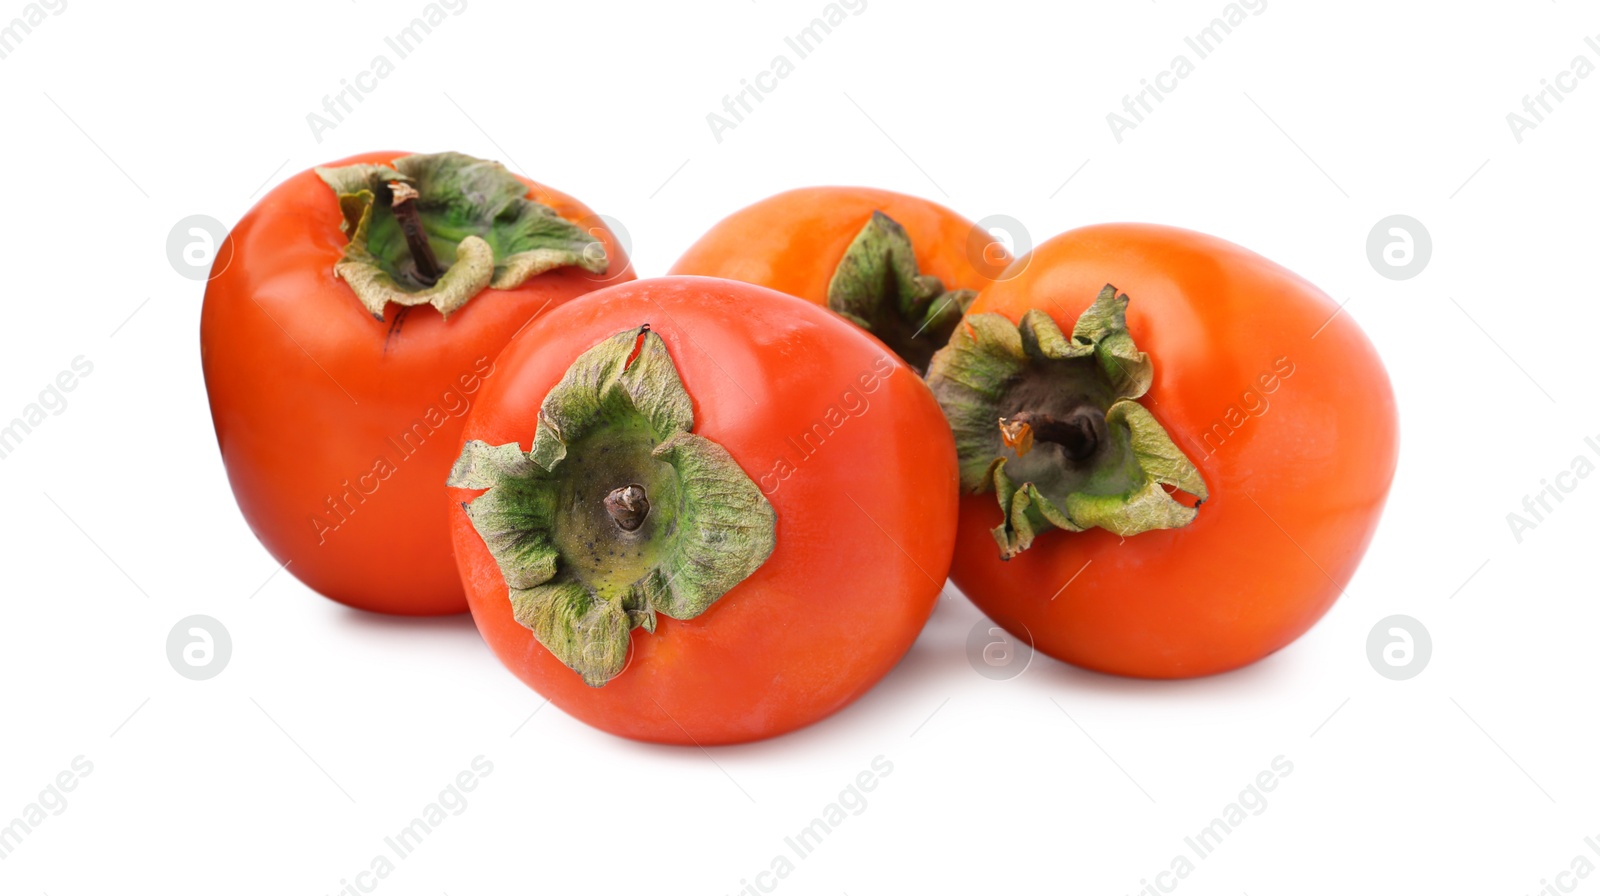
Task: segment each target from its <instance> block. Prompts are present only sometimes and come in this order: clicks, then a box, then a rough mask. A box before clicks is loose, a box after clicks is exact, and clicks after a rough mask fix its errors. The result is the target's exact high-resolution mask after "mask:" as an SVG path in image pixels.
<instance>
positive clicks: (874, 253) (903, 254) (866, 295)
mask: <svg viewBox="0 0 1600 896" xmlns="http://www.w3.org/2000/svg"><path fill="white" fill-rule="evenodd" d="M976 295H977V293H975V292H974V291H972V290H970V289H956V290H946V289H945V288H944V284H943V283H941V282H940V281H939V278H938V277H933V276H929V275H926V274H922V273H919V272H918V270H917V256H916V253H915V252H914V251H913V250H912V246H911V238H910V237H909V236H907V235H906V231H905V228H903V227H901V226H900V225H899V224H898V223H896V222H895V221H894V219H892V218H890V217H889V216H888V215H885V214H884V213H883V212H876V211H875V212H873V213H872V218H871V219H869V220H868V221H867V224H866V226H865V227H863V228H861V232H860V233H858V234H856V238H855V239H854V240H852V241H851V243H850V248H849V249H847V250H845V254H844V258H843V259H842V260H840V262H839V266H838V267H837V268H835V269H834V272H833V279H832V280H830V281H829V282H828V307H829V308H830V309H832V310H833V311H835V312H837V313H838V314H841V315H843V316H844V317H846V318H849V319H850V320H851V321H852V322H854V323H855V324H856V325H857V326H859V327H861V328H862V329H864V330H866V331H867V332H869V333H871V334H872V335H874V336H876V337H878V338H879V339H880V340H882V341H883V344H884V345H887V346H889V348H890V349H892V350H893V351H894V353H895V354H897V355H899V356H900V357H901V358H902V359H903V360H904V361H905V362H906V363H907V364H910V365H911V366H912V367H913V368H915V369H916V370H917V372H918V373H921V372H922V371H924V370H926V369H927V368H928V360H929V359H930V358H932V357H933V353H934V352H935V351H936V350H937V349H938V348H939V346H941V345H944V344H945V341H946V340H948V339H949V338H950V331H951V330H952V329H954V328H955V325H956V323H957V322H958V321H960V320H961V315H962V314H964V313H966V310H967V306H968V305H971V304H972V300H973V298H974V297H976Z"/></svg>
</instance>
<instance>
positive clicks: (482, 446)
mask: <svg viewBox="0 0 1600 896" xmlns="http://www.w3.org/2000/svg"><path fill="white" fill-rule="evenodd" d="M693 425H694V410H693V405H692V403H691V401H690V398H689V394H688V393H687V392H685V391H684V388H683V384H682V382H681V381H680V380H679V379H678V372H677V369H676V368H675V367H674V366H673V363H672V358H671V357H670V356H669V355H668V354H667V349H666V344H665V343H664V342H662V340H661V337H660V336H657V335H656V334H655V333H653V332H651V331H650V329H649V327H648V325H646V326H645V327H643V328H640V329H632V330H625V331H623V332H621V333H618V334H616V335H615V336H612V337H611V338H609V339H607V340H605V341H604V342H602V343H600V344H599V345H596V346H595V347H593V348H591V349H589V350H588V351H586V352H584V353H583V354H582V355H580V356H579V357H578V359H577V360H576V361H574V362H573V364H572V366H571V367H570V368H568V370H567V372H566V375H565V376H563V377H562V379H561V382H559V383H558V384H556V386H555V387H554V388H552V389H551V390H550V392H549V394H548V395H546V396H545V399H544V403H543V404H541V405H540V407H539V423H538V425H537V427H536V431H535V433H534V437H533V446H532V450H531V451H526V452H524V451H523V450H522V449H521V447H520V446H519V445H517V444H515V443H512V444H505V445H497V446H491V445H489V444H487V443H485V442H480V441H470V442H468V443H467V444H466V446H465V447H464V448H463V449H462V452H461V456H460V458H458V459H457V460H456V463H455V467H454V468H453V469H452V470H451V471H450V479H449V484H450V485H452V486H455V487H458V488H471V489H486V491H484V492H483V494H481V495H479V496H478V497H477V498H475V499H473V500H472V501H470V502H468V503H466V504H463V505H462V506H463V507H464V508H465V509H466V513H467V516H468V517H469V518H470V519H471V520H472V525H473V526H474V527H475V528H476V529H477V531H478V534H479V535H480V536H481V537H482V538H483V541H484V544H485V545H486V546H487V547H488V548H489V552H490V554H492V555H493V556H494V559H495V562H496V564H498V565H499V567H500V573H501V575H502V576H504V577H505V582H506V587H507V589H508V590H509V592H510V596H511V607H512V611H513V613H514V614H515V615H516V619H517V621H518V622H520V623H522V624H523V625H524V626H526V627H527V628H529V629H531V630H532V631H533V634H534V637H535V638H537V639H538V641H539V643H540V644H543V645H544V646H545V647H546V648H547V649H548V650H549V651H550V652H551V653H553V654H555V655H556V657H557V658H558V659H560V660H561V661H562V662H563V663H566V664H567V666H569V667H570V668H571V669H572V670H573V671H575V672H577V673H578V674H579V675H580V676H582V677H583V680H584V681H585V682H587V683H588V684H589V685H591V686H593V687H599V686H601V685H604V684H605V683H606V682H607V681H610V680H611V679H612V678H615V677H616V676H617V675H618V674H620V673H621V672H622V670H623V669H624V668H625V667H626V665H627V660H628V645H629V643H630V641H631V637H632V635H631V632H632V631H633V629H635V628H643V629H644V630H645V631H647V632H652V633H653V632H654V631H655V629H656V616H657V614H662V615H665V616H668V617H670V618H672V619H693V618H694V617H696V616H698V615H700V614H701V613H704V612H705V611H706V610H707V609H708V608H710V606H711V605H712V603H714V602H715V601H716V600H717V599H718V598H720V597H722V596H723V595H724V594H726V593H727V592H728V591H729V590H731V589H732V588H733V587H734V586H735V585H737V584H739V583H740V582H742V581H744V580H745V579H746V578H748V577H749V576H750V574H751V573H753V572H755V571H756V569H758V568H759V567H760V566H761V564H762V563H764V562H766V559H767V557H768V556H770V555H771V554H772V550H773V548H774V547H775V545H776V543H777V541H776V531H777V517H776V515H775V513H774V512H773V509H772V505H771V504H769V503H768V502H767V499H766V498H765V497H763V496H762V494H761V490H760V489H759V488H757V487H756V484H755V483H754V482H753V481H751V479H750V477H749V476H748V475H746V474H745V472H744V470H742V469H741V468H740V467H739V465H738V463H737V462H736V461H734V459H733V457H732V456H731V455H729V454H728V452H727V450H726V449H724V448H723V447H722V446H720V445H718V444H716V443H715V442H712V441H710V440H709V439H706V438H704V437H702V436H699V435H696V434H694V433H692V432H690V431H689V430H690V428H691V427H692V426H693Z"/></svg>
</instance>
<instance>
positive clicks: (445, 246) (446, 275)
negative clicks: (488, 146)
mask: <svg viewBox="0 0 1600 896" xmlns="http://www.w3.org/2000/svg"><path fill="white" fill-rule="evenodd" d="M316 172H317V175H318V176H319V177H321V178H322V180H323V182H324V183H326V184H327V185H328V186H329V187H331V188H332V189H333V192H334V194H335V195H336V196H337V197H338V201H339V208H340V211H341V212H342V214H343V216H344V223H343V229H344V232H345V233H346V234H347V235H348V236H349V238H350V241H349V243H348V244H346V246H345V249H344V256H343V258H341V259H340V260H339V262H338V263H337V264H336V265H335V266H334V273H336V274H337V275H338V276H339V277H340V278H341V279H343V280H344V281H345V282H346V283H348V284H350V288H351V289H352V290H354V291H355V294H356V298H357V299H359V300H360V302H361V305H362V307H364V308H366V309H367V311H368V312H370V313H371V314H372V316H373V317H376V318H378V319H379V320H382V319H383V317H384V310H385V308H386V307H387V306H388V305H389V304H390V303H393V304H396V305H402V306H411V305H432V306H434V307H435V308H437V309H439V312H440V313H441V314H444V315H446V316H448V315H449V314H450V313H451V312H453V311H455V310H457V309H459V308H460V307H461V306H462V305H464V304H466V303H467V301H468V300H470V299H471V298H472V297H473V296H476V295H477V294H478V293H480V292H482V291H483V290H484V289H486V288H493V289H513V288H515V287H517V286H520V285H522V284H523V283H525V282H527V280H528V279H529V278H530V277H534V276H536V275H538V274H541V273H544V272H545V271H548V270H552V269H554V268H559V267H580V268H583V269H584V270H587V271H590V272H593V273H603V272H604V271H605V270H606V266H607V263H608V262H607V259H606V254H605V247H604V245H603V244H602V243H600V241H599V240H598V239H596V238H595V237H594V236H593V235H591V234H590V233H588V232H587V231H585V230H584V229H583V228H582V227H579V226H578V225H577V224H574V223H572V222H571V221H568V220H566V219H565V218H562V217H561V216H560V215H558V214H557V213H556V211H555V210H554V209H552V208H550V207H549V206H547V205H544V204H542V203H539V202H535V201H534V200H532V199H529V198H528V187H527V185H526V184H524V183H523V182H522V181H520V180H518V179H517V178H516V177H515V176H514V175H512V174H511V172H509V171H507V170H506V169H505V168H504V167H503V166H501V165H500V163H498V162H489V161H484V160H482V159H475V158H472V157H471V156H465V155H462V154H460V153H454V152H446V153H433V154H418V155H409V156H403V157H401V158H398V159H396V160H395V161H394V164H393V165H392V166H390V165H366V164H358V165H344V166H341V167H338V168H318V169H316ZM397 210H398V212H399V213H398V214H397ZM418 227H420V230H421V234H420V236H419V235H418V234H417V233H416V228H418ZM408 231H410V233H408ZM419 240H420V241H421V242H420V243H419ZM422 255H429V256H431V258H427V259H424V258H420V257H419V256H422ZM434 265H436V266H437V270H430V269H429V268H430V267H432V266H434Z"/></svg>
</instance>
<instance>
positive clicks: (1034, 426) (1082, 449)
mask: <svg viewBox="0 0 1600 896" xmlns="http://www.w3.org/2000/svg"><path fill="white" fill-rule="evenodd" d="M1000 435H1001V438H1002V439H1003V440H1004V441H1005V443H1006V445H1007V446H1008V447H1011V448H1014V449H1016V452H1017V455H1018V456H1019V457H1020V456H1021V455H1024V454H1027V453H1028V452H1029V451H1030V450H1032V448H1033V443H1034V441H1035V440H1037V441H1040V442H1050V443H1052V444H1056V445H1060V446H1061V449H1062V451H1063V452H1065V454H1066V456H1067V460H1070V461H1072V462H1074V463H1078V462H1081V461H1084V460H1088V459H1089V458H1090V457H1092V456H1094V453H1095V451H1097V450H1099V448H1100V444H1101V443H1102V442H1103V441H1105V437H1106V421H1105V414H1104V412H1102V411H1100V410H1099V409H1098V408H1095V407H1093V406H1090V405H1083V406H1081V407H1079V408H1077V409H1075V410H1073V411H1072V412H1071V413H1069V414H1067V415H1065V416H1062V417H1055V416H1052V415H1050V414H1035V413H1033V412H1031V411H1019V412H1018V413H1016V414H1013V415H1011V417H1010V418H1006V417H1001V418H1000Z"/></svg>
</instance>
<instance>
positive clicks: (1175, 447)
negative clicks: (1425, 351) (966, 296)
mask: <svg viewBox="0 0 1600 896" xmlns="http://www.w3.org/2000/svg"><path fill="white" fill-rule="evenodd" d="M1015 267H1016V269H1018V270H1019V273H1017V275H1016V276H1014V277H1010V278H1009V279H1004V278H1003V279H1001V280H1000V281H999V282H997V283H995V285H993V286H992V287H990V288H989V289H987V290H985V291H984V292H983V294H982V295H981V296H979V298H978V299H977V301H976V302H974V303H973V304H972V306H971V307H970V308H969V310H968V314H967V317H966V318H965V319H964V321H963V322H962V324H961V325H960V326H958V327H956V328H955V330H954V332H953V334H952V337H951V341H950V344H949V345H948V346H947V347H946V348H945V349H943V350H941V352H940V353H939V354H938V355H937V356H935V358H934V359H933V364H932V366H931V368H930V370H929V375H928V382H929V385H930V387H931V388H932V389H933V391H934V393H935V395H937V396H938V397H939V401H940V404H941V405H942V406H943V407H944V409H945V412H946V415H947V416H948V418H949V419H950V421H951V425H952V427H953V429H954V432H955V438H956V446H957V453H958V455H959V457H960V463H961V481H962V486H963V489H964V491H965V492H966V494H965V496H964V497H963V498H962V502H961V522H960V533H959V535H958V538H957V543H956V554H955V561H954V564H953V566H952V570H951V578H952V580H953V581H954V582H955V584H956V585H957V586H958V587H960V589H961V590H962V591H963V592H964V593H966V595H967V596H968V597H969V598H971V599H972V601H973V603H975V604H977V606H978V607H979V608H980V609H982V610H983V611H984V612H985V613H987V614H988V615H989V616H990V618H992V619H993V620H994V621H995V622H997V623H999V624H1000V625H1001V626H1002V627H1004V628H1005V629H1006V630H1007V631H1009V632H1011V633H1012V634H1013V635H1015V636H1017V637H1019V638H1023V639H1024V640H1026V641H1028V642H1030V643H1032V644H1033V646H1034V647H1035V648H1036V649H1038V650H1039V651H1041V652H1043V653H1045V654H1047V655H1049V656H1053V657H1056V658H1058V659H1062V660H1065V661H1067V662H1070V663H1073V664H1076V665H1079V666H1083V667H1086V668H1089V669H1095V670H1099V671H1103V672H1111V673H1116V674H1120V675H1129V676H1137V677H1144V678H1183V677H1189V676H1198V675H1206V674H1210V673H1215V672H1222V671H1225V670H1228V669H1233V668H1237V667H1239V666H1243V665H1246V664H1248V663H1252V662H1254V661H1256V660H1259V659H1261V658H1262V657H1264V656H1267V655H1268V654H1270V653H1272V652H1273V651H1275V650H1278V649H1279V648H1281V647H1283V646H1285V645H1286V644H1288V643H1290V642H1291V641H1293V640H1294V639H1295V638H1297V637H1299V636H1300V635H1301V634H1303V633H1304V632H1305V631H1306V630H1307V629H1309V628H1310V627H1311V626H1312V624H1313V623H1315V622H1316V621H1317V620H1318V619H1319V618H1320V617H1321V616H1322V615H1323V613H1325V612H1326V611H1327V610H1328V608H1329V607H1330V606H1331V605H1332V604H1333V602H1334V600H1335V599H1336V598H1337V597H1338V596H1339V595H1340V594H1341V593H1342V591H1343V589H1344V586H1345V584H1346V583H1347V582H1348V581H1349V580H1350V577H1351V575H1352V574H1354V572H1355V570H1356V567H1357V565H1358V564H1359V563H1360V561H1361V556H1362V553H1363V552H1364V551H1365V550H1366V547H1367V544H1368V542H1369V541H1370V540H1371V538H1372V534H1373V530H1374V528H1375V527H1376V526H1377V523H1378V519H1379V516H1380V514H1381V512H1382V509H1383V505H1384V501H1385V499H1386V497H1387V495H1388V492H1389V485H1390V482H1391V480H1392V479H1393V476H1394V470H1395V462H1396V452H1397V439H1398V426H1397V418H1396V412H1395V400H1394V394H1393V391H1392V390H1391V388H1390V385H1389V378H1388V374H1387V373H1386V372H1385V370H1384V367H1383V363H1382V362H1381V361H1380V359H1379V357H1378V354H1377V352H1376V351H1375V350H1374V349H1373V346H1372V344H1371V343H1370V342H1369V341H1368V340H1367V338H1366V336H1365V335H1364V334H1363V333H1362V331H1361V329H1360V327H1358V326H1357V325H1356V323H1355V321H1354V320H1352V319H1351V317H1350V315H1348V314H1345V313H1342V312H1341V309H1340V307H1339V305H1338V304H1336V303H1335V302H1334V301H1333V300H1332V299H1330V298H1328V296H1327V295H1325V294H1324V293H1323V292H1322V291H1320V290H1318V289H1317V288H1316V287H1315V286H1313V285H1311V284H1310V283H1308V282H1306V281H1305V280H1303V279H1301V278H1300V277H1298V276H1296V275H1294V274H1293V273H1290V272H1289V271H1287V270H1285V269H1284V268H1282V267H1280V266H1278V265H1276V264H1274V263H1272V262H1270V261H1268V260H1267V259H1265V258H1262V257H1261V256H1259V255H1256V254H1254V253H1252V252H1250V251H1248V250H1246V249H1243V248H1240V247H1239V246H1236V245H1233V244H1231V243H1228V242H1226V241H1224V240H1220V239H1216V238H1213V237H1209V236H1205V235H1202V234H1199V233H1193V232H1190V231H1186V230H1179V229H1176V228H1171V227H1159V226H1153V225H1140V224H1107V225H1100V226H1093V227H1085V228H1082V229H1079V230H1074V231H1071V232H1068V233H1065V234H1062V235H1061V236H1058V237H1055V238H1054V239H1051V240H1049V241H1047V242H1045V243H1043V244H1041V245H1040V246H1038V247H1037V248H1036V249H1034V250H1033V252H1032V253H1031V255H1030V256H1027V257H1024V258H1022V259H1019V260H1018V261H1017V263H1016V265H1015Z"/></svg>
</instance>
